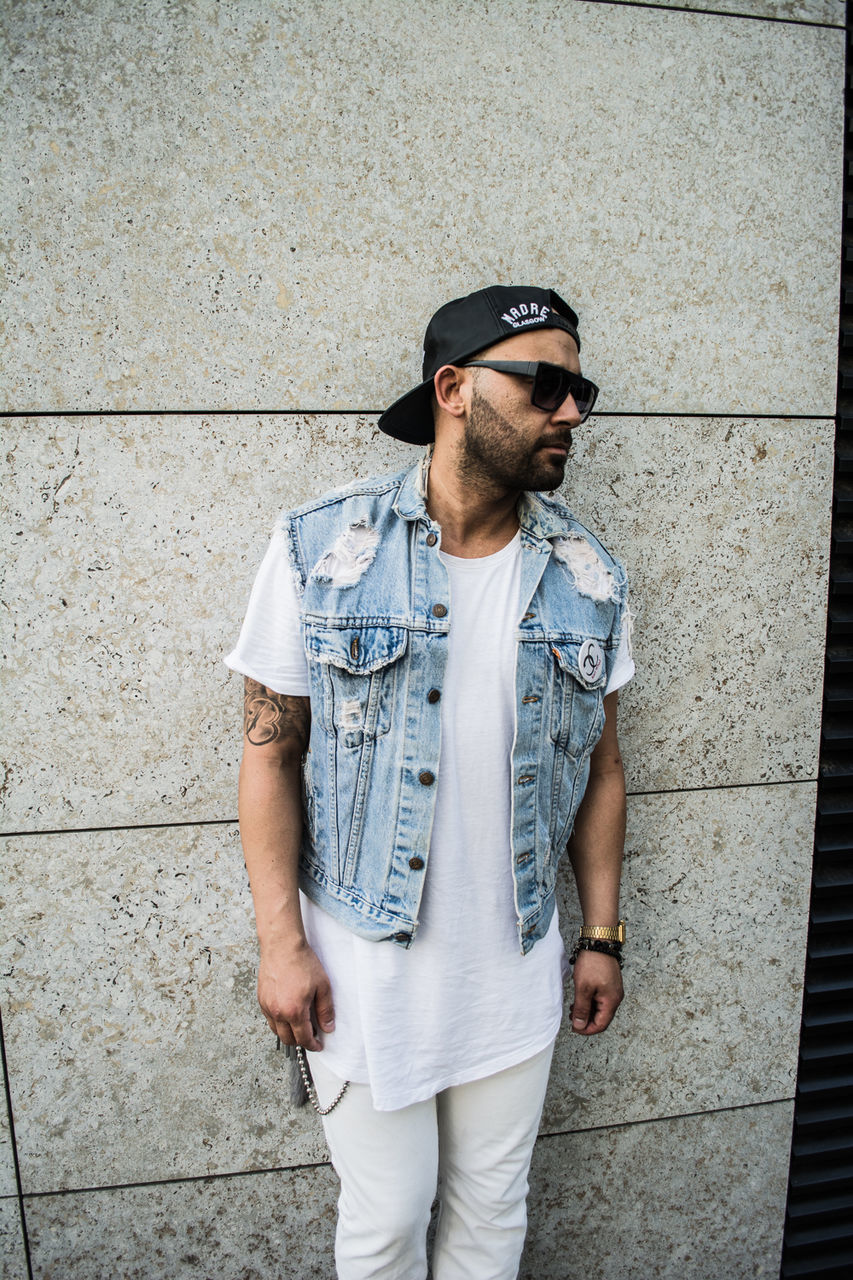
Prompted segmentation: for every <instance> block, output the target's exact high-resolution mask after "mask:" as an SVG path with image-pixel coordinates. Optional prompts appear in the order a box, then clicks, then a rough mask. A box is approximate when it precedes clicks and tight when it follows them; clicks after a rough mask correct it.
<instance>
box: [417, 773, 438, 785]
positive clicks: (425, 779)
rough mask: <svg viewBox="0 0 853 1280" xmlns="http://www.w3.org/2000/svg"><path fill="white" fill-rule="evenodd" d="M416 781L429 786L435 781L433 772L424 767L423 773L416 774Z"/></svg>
mask: <svg viewBox="0 0 853 1280" xmlns="http://www.w3.org/2000/svg"><path fill="white" fill-rule="evenodd" d="M418 781H419V782H422V783H423V784H424V786H425V787H431V786H432V784H433V783H434V782H435V774H434V773H430V771H429V769H424V771H423V773H419V774H418Z"/></svg>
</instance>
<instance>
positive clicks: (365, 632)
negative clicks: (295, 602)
mask: <svg viewBox="0 0 853 1280" xmlns="http://www.w3.org/2000/svg"><path fill="white" fill-rule="evenodd" d="M408 634H409V633H408V631H407V630H406V628H405V627H382V626H377V627H365V626H360V625H358V624H356V625H354V626H349V627H347V626H344V627H322V626H317V625H316V624H314V623H306V625H305V652H306V654H307V655H308V660H309V662H325V663H330V664H331V665H332V666H333V667H340V668H341V669H342V670H343V671H349V672H350V673H351V674H352V675H356V676H358V675H369V674H370V672H371V671H379V670H380V669H381V668H382V667H387V666H390V664H391V663H392V662H396V661H397V659H398V658H399V657H401V655H402V654H403V653H405V650H406V645H407V643H408Z"/></svg>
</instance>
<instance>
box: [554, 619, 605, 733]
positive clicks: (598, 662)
mask: <svg viewBox="0 0 853 1280" xmlns="http://www.w3.org/2000/svg"><path fill="white" fill-rule="evenodd" d="M549 647H550V662H551V678H552V695H551V737H552V739H553V741H554V742H555V743H556V744H557V746H558V747H560V748H561V749H562V750H563V751H567V752H569V754H570V755H572V756H583V755H585V754H586V753H587V752H588V751H589V750H591V749H592V747H593V746H594V745H595V743H596V742H597V741H598V739H599V738H600V736H601V731H602V729H603V728H604V688H605V686H606V684H607V668H606V664H605V661H604V649H603V646H602V644H601V642H600V641H598V640H596V639H595V638H587V639H581V640H578V639H574V638H571V639H560V640H555V641H553V642H551V644H550V646H549Z"/></svg>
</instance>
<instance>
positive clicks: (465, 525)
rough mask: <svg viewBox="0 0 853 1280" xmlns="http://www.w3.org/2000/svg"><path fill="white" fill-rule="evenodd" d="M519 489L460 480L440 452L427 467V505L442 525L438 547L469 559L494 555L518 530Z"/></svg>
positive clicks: (434, 517) (431, 514)
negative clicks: (478, 485)
mask: <svg viewBox="0 0 853 1280" xmlns="http://www.w3.org/2000/svg"><path fill="white" fill-rule="evenodd" d="M517 504H518V492H517V491H515V490H501V491H493V492H489V491H485V490H480V489H475V488H472V487H471V486H470V485H466V484H463V483H462V482H461V481H460V478H459V476H458V475H457V474H456V472H455V471H454V470H453V469H452V468H451V467H448V466H447V465H446V464H445V461H444V458H443V457H441V456H438V457H436V456H433V459H432V462H431V464H430V468H429V481H428V488H427V499H426V507H427V511H428V512H429V514H430V516H431V517H432V519H433V520H435V521H436V523H437V524H439V525H441V549H442V551H446V552H447V553H448V554H449V555H452V556H459V557H461V558H463V559H466V560H470V559H475V558H477V557H479V556H489V555H493V554H494V552H496V551H500V550H501V548H502V547H505V546H506V545H507V543H508V542H511V541H512V539H513V538H514V537H515V535H516V533H517V532H518V511H517Z"/></svg>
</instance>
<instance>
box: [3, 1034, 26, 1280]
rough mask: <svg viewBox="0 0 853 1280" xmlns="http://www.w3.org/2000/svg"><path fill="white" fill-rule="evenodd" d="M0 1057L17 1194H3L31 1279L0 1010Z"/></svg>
mask: <svg viewBox="0 0 853 1280" xmlns="http://www.w3.org/2000/svg"><path fill="white" fill-rule="evenodd" d="M0 1059H1V1060H2V1064H3V1090H4V1092H5V1095H6V1115H7V1117H8V1120H9V1142H10V1145H11V1147H12V1162H13V1166H14V1170H15V1186H16V1188H17V1194H16V1195H14V1196H4V1197H3V1198H4V1200H17V1203H18V1220H19V1222H20V1224H21V1243H22V1244H23V1246H24V1261H25V1262H26V1264H27V1280H33V1262H32V1257H31V1255H30V1237H29V1232H28V1231H27V1212H26V1207H25V1204H24V1187H23V1183H22V1182H21V1166H20V1163H19V1161H18V1142H17V1139H16V1137H15V1116H14V1113H13V1110H12V1085H11V1081H10V1079H9V1063H8V1060H7V1058H6V1037H5V1034H4V1031H3V1013H2V1010H0Z"/></svg>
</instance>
